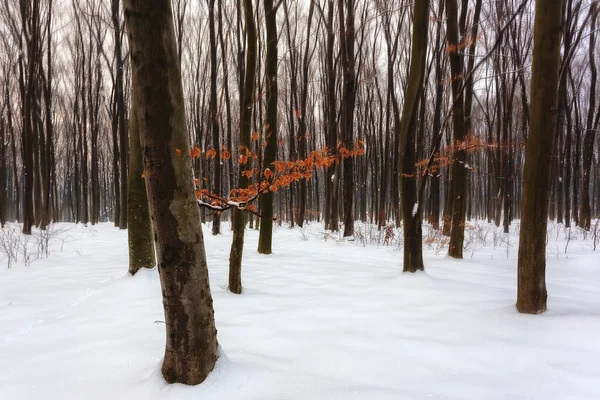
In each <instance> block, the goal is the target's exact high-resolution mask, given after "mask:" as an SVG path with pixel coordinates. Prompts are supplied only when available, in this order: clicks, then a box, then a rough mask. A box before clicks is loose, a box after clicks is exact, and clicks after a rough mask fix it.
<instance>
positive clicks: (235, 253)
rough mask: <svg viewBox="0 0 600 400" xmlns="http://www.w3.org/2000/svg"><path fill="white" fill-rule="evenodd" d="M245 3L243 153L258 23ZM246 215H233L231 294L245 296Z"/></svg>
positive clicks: (241, 181) (248, 0)
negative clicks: (243, 268)
mask: <svg viewBox="0 0 600 400" xmlns="http://www.w3.org/2000/svg"><path fill="white" fill-rule="evenodd" d="M243 1H244V19H245V21H246V40H247V49H246V68H245V71H246V74H245V77H244V91H243V99H242V105H241V107H240V149H242V150H240V151H249V149H250V136H251V131H252V110H253V108H254V107H253V104H254V80H255V76H256V58H257V54H256V42H257V34H256V24H255V22H254V16H253V12H252V9H253V7H252V0H243ZM250 168H251V165H250V160H248V162H246V163H242V164H240V173H239V176H238V188H240V189H246V188H247V187H248V185H249V183H250V180H249V178H248V176H247V175H246V174H244V171H246V170H248V169H250ZM245 226H246V216H245V214H244V212H243V211H242V210H239V209H237V208H236V209H235V210H234V212H233V241H232V243H231V252H230V254H229V291H231V292H232V293H236V294H240V293H242V254H243V252H244V229H245Z"/></svg>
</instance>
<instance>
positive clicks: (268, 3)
mask: <svg viewBox="0 0 600 400" xmlns="http://www.w3.org/2000/svg"><path fill="white" fill-rule="evenodd" d="M264 7H265V25H266V28H267V55H266V60H265V81H266V85H267V119H266V125H265V134H266V138H265V143H266V147H265V150H264V155H263V170H266V169H267V168H270V169H271V171H273V169H274V167H273V162H274V161H275V159H276V157H277V62H278V59H277V9H276V8H273V0H265V2H264ZM261 179H263V175H262V174H261V175H260V176H259V180H261ZM259 203H260V212H261V214H262V217H263V218H262V220H261V222H260V234H259V236H258V252H259V253H261V254H271V251H272V249H271V246H272V241H273V192H271V191H268V192H267V193H264V194H262V195H261V196H260V198H259Z"/></svg>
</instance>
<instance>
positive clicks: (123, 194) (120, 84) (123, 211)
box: [111, 0, 129, 229]
mask: <svg viewBox="0 0 600 400" xmlns="http://www.w3.org/2000/svg"><path fill="white" fill-rule="evenodd" d="M111 1H112V3H111V5H112V7H111V19H112V25H113V30H114V46H115V67H116V73H115V76H116V82H115V83H116V89H115V95H116V101H117V118H118V133H119V173H120V176H119V180H120V183H121V187H120V188H119V192H120V200H121V204H120V207H119V211H120V212H119V228H121V229H126V228H127V165H128V163H127V158H128V153H129V151H128V149H127V126H126V125H125V121H126V115H125V96H124V93H123V91H124V77H123V69H124V61H123V50H122V43H121V19H120V17H119V3H120V0H111Z"/></svg>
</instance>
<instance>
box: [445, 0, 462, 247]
mask: <svg viewBox="0 0 600 400" xmlns="http://www.w3.org/2000/svg"><path fill="white" fill-rule="evenodd" d="M446 17H447V38H448V47H449V49H448V52H449V53H450V73H451V77H452V101H453V103H452V128H453V131H454V132H453V133H454V141H453V144H454V147H455V149H454V154H453V158H454V159H453V161H452V165H451V167H450V185H451V189H450V191H451V193H452V200H451V201H452V229H451V232H450V245H449V248H448V255H449V256H450V257H453V258H463V244H464V240H465V215H466V205H467V202H466V200H467V198H466V197H467V170H466V168H465V161H466V151H465V150H464V148H463V147H462V146H461V143H462V141H463V140H464V139H465V135H466V133H465V104H464V97H463V90H462V85H463V60H462V56H461V55H460V54H461V52H462V49H461V48H460V46H462V43H460V42H459V37H458V23H457V21H458V6H457V4H456V0H446Z"/></svg>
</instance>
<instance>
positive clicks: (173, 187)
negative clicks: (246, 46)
mask: <svg viewBox="0 0 600 400" xmlns="http://www.w3.org/2000/svg"><path fill="white" fill-rule="evenodd" d="M124 4H125V20H126V23H127V28H128V35H129V43H130V48H131V65H132V70H133V71H134V74H135V82H136V87H135V88H134V90H135V92H136V96H135V98H136V99H137V100H136V101H138V102H139V103H138V110H139V118H138V121H137V122H138V124H139V129H140V133H141V145H142V149H143V150H142V152H143V156H144V167H145V169H144V170H145V177H146V183H147V185H148V196H149V200H150V211H151V215H152V221H153V226H154V232H155V242H156V245H157V250H158V252H157V254H158V270H159V273H160V279H161V287H162V293H163V305H164V310H165V324H166V329H167V334H166V338H167V343H166V349H165V357H164V361H163V365H162V373H163V376H164V378H165V380H166V381H167V382H169V383H173V382H178V383H184V384H188V385H195V384H198V383H201V382H202V381H204V379H206V377H207V375H208V374H209V373H210V371H212V369H213V368H214V365H215V362H216V360H217V357H218V353H217V351H218V350H217V349H218V344H217V331H216V328H215V320H214V311H213V302H212V296H211V293H210V285H209V280H208V268H207V264H206V254H205V249H204V239H203V236H202V226H201V225H200V209H199V207H198V204H197V200H196V194H195V187H194V179H193V178H194V177H193V173H192V166H191V159H190V157H189V150H190V149H189V145H188V138H187V127H186V116H185V107H184V99H183V88H182V83H181V72H180V68H179V63H178V56H177V49H176V42H175V31H174V28H173V15H172V11H171V3H170V1H168V0H157V1H153V2H152V3H151V4H150V3H148V2H146V1H143V0H125V2H124Z"/></svg>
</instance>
